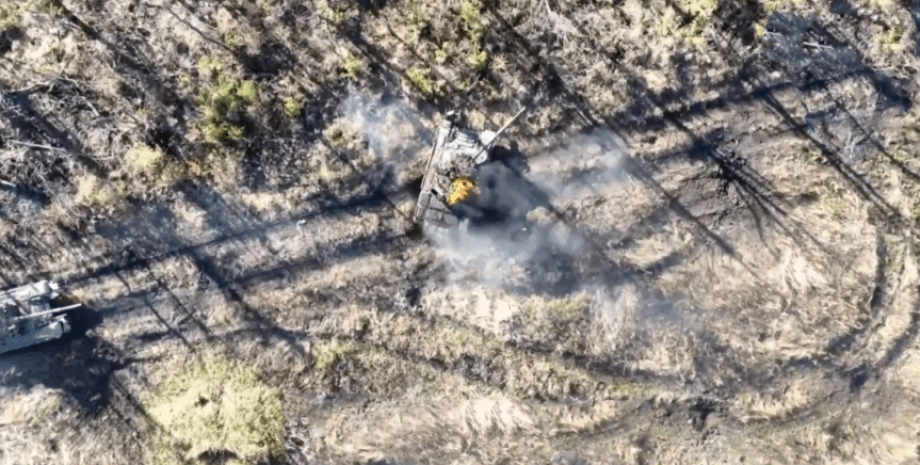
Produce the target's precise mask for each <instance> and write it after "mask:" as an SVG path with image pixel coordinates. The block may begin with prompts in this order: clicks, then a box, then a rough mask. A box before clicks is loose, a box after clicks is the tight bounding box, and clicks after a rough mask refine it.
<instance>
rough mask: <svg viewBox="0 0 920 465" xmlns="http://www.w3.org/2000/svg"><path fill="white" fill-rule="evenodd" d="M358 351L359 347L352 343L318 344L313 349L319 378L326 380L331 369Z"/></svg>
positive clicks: (336, 340)
mask: <svg viewBox="0 0 920 465" xmlns="http://www.w3.org/2000/svg"><path fill="white" fill-rule="evenodd" d="M357 351H358V348H357V346H355V345H354V344H352V343H350V342H342V341H339V340H338V339H333V340H332V341H328V342H324V343H320V344H316V345H315V346H314V347H313V356H314V357H315V358H314V364H313V370H314V372H315V373H316V374H317V377H318V378H324V377H325V376H326V374H327V373H328V372H329V369H331V368H332V366H333V365H335V363H336V362H338V361H339V360H340V359H341V358H342V357H345V356H347V355H348V354H352V353H355V352H357Z"/></svg>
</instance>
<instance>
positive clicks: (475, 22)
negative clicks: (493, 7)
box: [460, 0, 489, 71]
mask: <svg viewBox="0 0 920 465" xmlns="http://www.w3.org/2000/svg"><path fill="white" fill-rule="evenodd" d="M480 11H482V2H481V1H480V0H463V1H462V2H461V3H460V19H461V20H462V22H463V30H464V31H466V34H467V37H469V39H470V44H471V51H470V56H469V58H467V62H468V63H469V64H470V66H472V67H473V69H474V70H476V71H482V70H484V69H485V68H486V66H488V64H489V54H488V52H486V51H485V50H483V48H482V38H483V33H484V31H485V24H484V22H483V20H482V15H481V14H480Z"/></svg>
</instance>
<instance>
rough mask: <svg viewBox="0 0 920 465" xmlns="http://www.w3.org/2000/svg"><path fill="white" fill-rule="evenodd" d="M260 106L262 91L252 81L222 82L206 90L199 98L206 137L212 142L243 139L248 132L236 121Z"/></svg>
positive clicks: (222, 80) (225, 80)
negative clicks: (250, 108)
mask: <svg viewBox="0 0 920 465" xmlns="http://www.w3.org/2000/svg"><path fill="white" fill-rule="evenodd" d="M258 103H259V88H258V86H257V85H256V83H255V82H253V81H238V80H229V79H224V78H221V80H220V81H219V82H218V84H217V85H216V86H215V87H206V88H205V89H204V90H202V92H201V94H200V95H199V97H198V106H199V107H201V108H203V113H204V133H205V136H206V137H207V138H208V139H209V140H211V141H213V142H219V141H224V140H228V139H230V140H238V139H241V138H242V137H243V136H244V132H245V131H244V129H243V127H242V126H241V125H239V124H238V123H237V121H238V120H239V117H240V115H241V114H242V112H243V111H244V110H245V109H246V108H247V107H254V106H256V105H258Z"/></svg>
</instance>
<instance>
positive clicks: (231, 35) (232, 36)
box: [221, 31, 243, 50]
mask: <svg viewBox="0 0 920 465" xmlns="http://www.w3.org/2000/svg"><path fill="white" fill-rule="evenodd" d="M221 39H222V40H223V42H224V45H226V46H227V48H230V49H234V50H236V49H238V48H240V47H242V46H243V38H242V37H240V35H239V34H238V33H236V32H233V31H227V32H225V33H224V34H223V36H222V37H221Z"/></svg>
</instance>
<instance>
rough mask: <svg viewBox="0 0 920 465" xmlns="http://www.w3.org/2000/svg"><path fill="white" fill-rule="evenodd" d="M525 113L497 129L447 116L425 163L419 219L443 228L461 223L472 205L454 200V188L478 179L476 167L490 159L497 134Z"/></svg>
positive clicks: (416, 215) (417, 219) (419, 200)
mask: <svg viewBox="0 0 920 465" xmlns="http://www.w3.org/2000/svg"><path fill="white" fill-rule="evenodd" d="M523 112H524V110H521V111H519V112H518V113H517V114H516V115H515V116H514V117H513V118H512V119H511V121H509V122H508V123H506V124H505V125H504V126H503V127H502V128H501V129H499V130H498V131H497V132H492V131H475V130H471V129H464V128H461V127H459V126H458V124H457V115H456V114H455V113H454V112H449V113H448V114H447V115H446V118H445V119H444V122H443V123H441V126H440V127H439V128H438V131H437V134H436V136H435V144H434V147H433V148H432V150H431V155H430V156H429V158H428V163H427V164H426V166H425V174H424V175H423V177H422V188H421V192H420V194H419V198H418V204H417V205H416V210H415V221H416V222H418V223H421V224H428V225H432V226H436V227H441V228H451V227H453V226H456V225H458V224H459V223H460V220H461V218H462V217H463V216H464V212H465V211H466V212H468V211H469V210H470V208H471V207H470V206H468V205H465V204H464V203H463V202H457V203H454V198H453V197H452V194H453V193H452V187H454V186H455V183H456V182H457V181H458V180H464V181H463V182H465V180H471V181H473V182H475V180H474V178H475V170H476V167H477V166H480V165H483V164H485V163H488V162H489V160H490V158H491V153H492V149H493V148H494V146H495V141H496V140H497V139H498V136H499V135H500V134H501V133H502V132H503V131H504V130H505V129H506V128H507V127H508V126H509V125H510V124H511V123H512V122H514V121H515V120H516V119H517V118H518V117H519V116H520V115H521V114H522V113H523Z"/></svg>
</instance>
